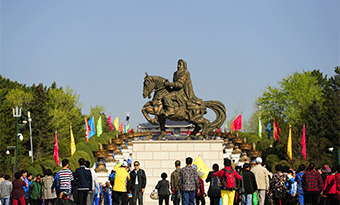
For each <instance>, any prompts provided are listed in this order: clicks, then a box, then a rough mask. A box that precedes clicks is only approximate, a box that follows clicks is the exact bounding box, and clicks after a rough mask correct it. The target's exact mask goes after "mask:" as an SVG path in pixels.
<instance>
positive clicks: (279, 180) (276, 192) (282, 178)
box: [255, 164, 288, 204]
mask: <svg viewBox="0 0 340 205" xmlns="http://www.w3.org/2000/svg"><path fill="white" fill-rule="evenodd" d="M282 169H283V167H282V165H281V164H277V165H276V166H275V170H276V172H275V173H274V174H273V177H272V179H271V181H270V189H271V190H270V192H271V193H272V194H273V200H274V203H275V204H285V202H286V200H287V195H288V187H287V185H286V183H287V175H285V174H284V173H283V172H282ZM255 177H256V175H255ZM256 180H257V179H256Z"/></svg>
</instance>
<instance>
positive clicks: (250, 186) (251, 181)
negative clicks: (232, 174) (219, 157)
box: [241, 170, 257, 194]
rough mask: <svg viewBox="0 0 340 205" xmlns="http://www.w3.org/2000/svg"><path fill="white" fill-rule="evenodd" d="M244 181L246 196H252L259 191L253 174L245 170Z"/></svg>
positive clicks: (243, 172)
mask: <svg viewBox="0 0 340 205" xmlns="http://www.w3.org/2000/svg"><path fill="white" fill-rule="evenodd" d="M242 181H243V184H244V189H245V194H252V193H254V192H255V191H256V190H257V184H256V180H255V175H254V173H253V172H251V171H249V170H243V171H242ZM241 183H242V182H241Z"/></svg>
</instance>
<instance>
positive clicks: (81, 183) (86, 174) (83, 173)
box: [74, 166, 92, 191]
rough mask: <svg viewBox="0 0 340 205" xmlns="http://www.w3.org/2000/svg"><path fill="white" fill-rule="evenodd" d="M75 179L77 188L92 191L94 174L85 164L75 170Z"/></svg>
mask: <svg viewBox="0 0 340 205" xmlns="http://www.w3.org/2000/svg"><path fill="white" fill-rule="evenodd" d="M74 181H75V185H76V186H77V190H84V191H90V190H91V189H92V174H91V171H90V170H89V169H88V168H86V167H85V166H81V167H79V168H78V169H76V171H75V172H74Z"/></svg>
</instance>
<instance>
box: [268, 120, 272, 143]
mask: <svg viewBox="0 0 340 205" xmlns="http://www.w3.org/2000/svg"><path fill="white" fill-rule="evenodd" d="M267 128H268V140H270V137H271V136H272V128H271V127H270V123H269V122H268V124H267Z"/></svg>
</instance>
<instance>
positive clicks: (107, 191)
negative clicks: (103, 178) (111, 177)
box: [103, 181, 112, 205]
mask: <svg viewBox="0 0 340 205" xmlns="http://www.w3.org/2000/svg"><path fill="white" fill-rule="evenodd" d="M103 192H104V205H112V186H111V184H110V182H108V181H107V182H106V184H105V188H104V190H103Z"/></svg>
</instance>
